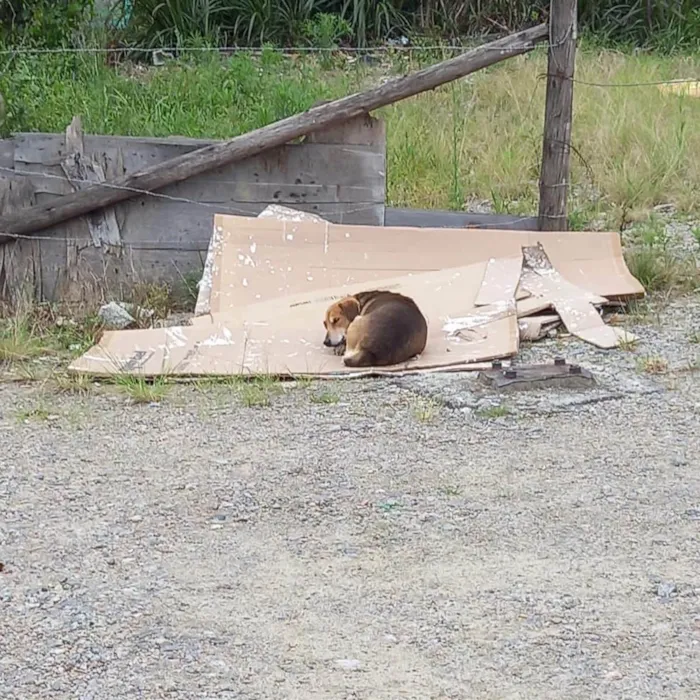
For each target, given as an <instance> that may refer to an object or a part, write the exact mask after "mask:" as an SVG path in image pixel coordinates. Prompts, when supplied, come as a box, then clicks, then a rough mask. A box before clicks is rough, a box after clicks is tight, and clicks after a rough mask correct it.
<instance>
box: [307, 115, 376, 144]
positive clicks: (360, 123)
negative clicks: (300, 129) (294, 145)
mask: <svg viewBox="0 0 700 700" xmlns="http://www.w3.org/2000/svg"><path fill="white" fill-rule="evenodd" d="M304 143H333V144H342V145H343V146H370V147H372V149H379V150H382V152H383V149H384V148H385V146H386V123H385V122H384V120H383V119H376V118H375V117H373V116H372V115H371V114H362V115H360V116H359V117H356V118H355V119H348V120H347V121H345V122H340V124H333V125H331V126H329V127H328V128H326V129H321V130H320V131H312V132H311V133H310V134H308V135H307V136H305V137H304Z"/></svg>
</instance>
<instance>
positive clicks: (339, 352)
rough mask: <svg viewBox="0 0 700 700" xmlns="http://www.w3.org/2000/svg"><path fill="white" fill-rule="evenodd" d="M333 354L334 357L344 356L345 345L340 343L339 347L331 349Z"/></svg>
mask: <svg viewBox="0 0 700 700" xmlns="http://www.w3.org/2000/svg"><path fill="white" fill-rule="evenodd" d="M333 354H334V355H339V356H340V355H344V354H345V343H341V344H340V345H336V346H335V347H334V348H333Z"/></svg>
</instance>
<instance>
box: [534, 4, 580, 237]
mask: <svg viewBox="0 0 700 700" xmlns="http://www.w3.org/2000/svg"><path fill="white" fill-rule="evenodd" d="M576 12H577V0H551V3H550V10H549V22H550V26H551V44H552V45H551V46H550V47H549V61H548V67H547V96H546V103H545V113H544V137H543V142H542V170H541V173H540V206H539V217H538V218H539V228H540V230H542V231H566V230H567V229H568V222H567V217H566V200H567V194H568V190H569V153H570V150H571V118H572V109H573V98H574V83H573V77H574V69H575V64H576Z"/></svg>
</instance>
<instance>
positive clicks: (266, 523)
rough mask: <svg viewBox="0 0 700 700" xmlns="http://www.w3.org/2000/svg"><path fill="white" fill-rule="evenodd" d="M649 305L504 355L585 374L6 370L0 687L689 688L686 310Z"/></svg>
mask: <svg viewBox="0 0 700 700" xmlns="http://www.w3.org/2000/svg"><path fill="white" fill-rule="evenodd" d="M644 320H645V325H638V326H636V327H635V328H634V330H635V332H637V333H638V334H639V335H640V338H641V340H640V344H639V346H638V347H637V349H636V350H635V351H634V352H630V351H622V350H619V351H613V352H602V351H596V350H595V349H593V348H591V347H590V346H584V345H582V344H579V343H575V342H571V341H562V340H551V341H547V342H543V343H538V344H536V345H534V346H532V347H531V348H529V349H525V350H524V351H523V359H525V360H528V359H537V360H551V358H552V356H553V355H554V354H561V353H563V354H565V355H566V356H567V358H569V359H576V361H579V362H581V363H582V364H584V365H585V366H586V367H588V368H590V369H591V370H592V371H594V372H595V373H596V376H597V377H598V379H599V382H600V383H599V386H598V388H597V389H595V390H594V391H592V392H586V391H584V392H580V391H579V392H571V391H568V392H567V391H563V390H561V391H555V390H551V391H544V392H542V391H540V392H535V393H533V394H529V393H528V394H519V395H510V396H507V397H505V398H504V397H500V396H495V395H493V394H490V393H489V392H488V391H486V390H484V389H479V387H478V385H477V384H476V383H475V381H474V379H473V378H470V377H465V376H463V375H462V376H455V375H448V376H445V375H442V376H440V375H434V376H431V377H415V378H410V379H401V380H373V381H372V380H364V381H345V382H335V383H330V382H329V383H326V384H310V385H306V384H301V385H296V386H294V385H290V386H287V387H285V388H284V389H282V388H278V391H277V392H276V393H275V394H274V396H273V397H272V403H271V405H270V406H262V407H246V406H244V405H242V403H241V401H240V398H239V397H237V395H236V391H235V390H234V389H232V388H231V387H226V386H213V387H209V388H207V389H204V388H202V387H194V386H179V387H177V388H175V389H173V391H172V393H171V394H169V395H168V397H167V398H166V399H165V400H164V401H163V402H162V403H161V404H160V405H132V404H131V403H130V402H129V400H128V399H126V398H125V397H124V396H123V395H121V394H119V393H117V392H116V390H111V391H110V390H108V389H106V388H104V387H102V388H100V389H98V390H96V392H95V393H94V394H93V395H90V396H83V397H80V396H72V395H62V394H58V393H56V392H54V391H52V390H51V389H50V388H48V386H46V385H44V386H42V385H37V384H36V383H34V384H27V385H21V384H17V383H5V384H0V441H1V444H2V452H0V504H1V507H2V518H0V561H2V562H3V564H4V570H3V572H2V573H1V574H0V605H1V606H2V607H1V610H2V617H1V619H2V623H3V624H2V637H1V638H0V640H1V641H0V645H1V648H0V697H2V698H3V699H4V700H5V699H6V700H10V699H18V700H19V699H21V700H28V699H32V700H33V699H40V698H71V699H73V698H79V699H80V700H88V699H90V700H93V699H94V700H98V699H99V700H102V699H103V698H105V699H106V698H109V699H110V700H120V699H122V698H123V699H125V700H126V699H127V698H128V699H129V700H133V698H148V699H149V700H150V699H152V698H177V699H180V698H181V699H185V698H188V699H189V698H193V699H199V698H202V699H209V698H212V699H214V698H217V699H223V700H227V699H233V698H236V699H253V698H256V699H258V698H259V699H264V700H268V699H271V698H285V699H297V698H299V699H301V698H304V699H305V700H306V699H312V698H319V699H320V698H324V699H327V698H339V699H342V700H345V699H347V700H350V699H353V700H360V699H362V700H381V699H389V698H391V699H392V700H393V699H395V698H416V699H421V700H424V699H427V698H430V699H435V700H437V699H438V698H440V699H442V698H458V699H460V700H467V699H468V700H475V699H480V698H489V699H492V698H499V699H500V698H504V699H505V698H508V699H515V698H523V699H527V700H533V699H537V700H547V699H549V698H551V699H556V700H561V699H562V698H566V699H567V700H575V699H577V698H581V699H583V698H585V699H586V700H589V699H590V698H597V699H601V700H607V699H610V700H613V699H615V700H619V699H620V698H630V699H632V698H634V699H637V698H669V699H670V698H672V699H673V700H682V699H684V698H689V699H690V698H692V699H693V700H697V698H698V697H700V654H699V650H700V644H699V642H700V469H699V467H700V460H699V459H698V453H699V449H698V448H699V447H700V427H699V426H700V421H699V414H700V399H699V398H698V397H699V396H700V393H699V391H698V389H699V388H700V373H697V372H696V371H695V368H696V366H697V362H698V358H699V356H700V345H698V344H697V342H696V341H697V340H698V335H697V332H698V331H700V303H699V302H698V298H697V297H695V298H688V299H683V300H679V301H677V302H675V303H674V305H673V306H672V307H671V308H669V309H666V310H664V311H663V312H660V313H658V314H657V313H654V312H652V313H650V314H648V316H647V317H646V319H644ZM649 358H656V359H659V358H660V359H661V360H663V361H664V362H665V363H667V364H668V368H669V369H668V372H666V373H663V374H660V375H658V376H650V375H648V374H646V373H645V372H644V369H645V368H647V369H648V368H649V367H650V366H651V365H652V364H653V366H655V367H658V366H659V363H658V362H656V363H649V362H648V360H649ZM664 362H662V363H661V366H663V364H664Z"/></svg>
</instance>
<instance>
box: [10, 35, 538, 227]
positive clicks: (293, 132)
mask: <svg viewBox="0 0 700 700" xmlns="http://www.w3.org/2000/svg"><path fill="white" fill-rule="evenodd" d="M547 36H548V28H547V25H544V24H543V25H539V26H537V27H532V28H530V29H526V30H524V31H522V32H518V33H516V34H512V35H510V36H508V37H505V38H503V39H499V40H497V41H493V42H490V43H488V44H485V45H483V46H480V47H478V48H475V49H472V50H471V51H467V52H466V53H464V54H462V55H461V56H456V57H454V58H452V59H449V60H447V61H443V62H441V63H438V64H436V65H434V66H430V67H429V68H425V69H423V70H420V71H418V72H416V73H414V74H412V75H409V76H405V77H401V78H395V79H393V80H389V81H387V82H385V83H384V84H382V85H380V86H378V87H375V88H371V89H370V90H366V91H364V92H360V93H356V94H354V95H350V96H348V97H344V98H341V99H339V100H334V101H333V102H329V103H327V104H324V105H320V106H318V107H315V108H312V109H310V110H308V111H307V112H304V113H302V114H297V115H295V116H292V117H288V118H287V119H282V120H280V121H278V122H275V123H274V124H270V125H268V126H264V127H262V128H260V129H256V130H255V131H252V132H250V133H247V134H243V135H241V136H238V137H236V138H234V139H232V140H230V141H225V142H222V143H219V144H214V145H210V146H206V147H204V148H201V149H197V150H195V151H192V152H191V153H186V154H184V155H181V156H178V157H176V158H173V159H170V160H167V161H165V162H162V163H156V164H154V165H152V166H150V167H148V168H145V169H144V170H142V171H140V172H138V173H133V174H131V175H129V176H126V177H124V178H121V179H120V180H119V181H117V182H116V183H113V184H115V185H117V186H118V187H109V188H107V187H103V186H100V185H95V186H93V187H90V188H88V189H86V190H83V191H81V192H77V193H75V194H73V195H66V196H65V197H63V198H62V199H61V200H60V201H59V202H57V203H55V204H53V203H52V204H50V205H48V206H46V205H38V206H35V207H33V208H31V209H29V210H27V211H23V212H22V214H21V215H5V216H2V217H0V231H8V232H10V233H23V234H30V233H33V232H35V231H39V230H42V229H45V228H47V227H49V226H51V225H54V224H57V223H61V222H63V221H67V220H69V219H71V218H74V217H77V216H81V215H83V214H86V213H88V212H91V211H94V210H95V209H98V208H100V207H105V206H107V205H109V204H114V203H116V202H120V201H124V200H126V199H129V198H131V197H132V196H133V194H134V193H133V191H132V190H133V189H140V190H149V191H153V190H158V189H161V188H163V187H165V186H166V185H170V184H173V183H175V182H180V181H182V180H186V179H187V178H190V177H193V176H195V175H198V174H200V173H203V172H206V171H208V170H212V169H213V168H217V167H220V166H222V165H225V164H228V163H233V162H236V161H240V160H243V159H245V158H249V157H251V156H254V155H257V154H259V153H262V152H264V151H266V150H269V149H271V148H274V147H276V146H281V145H283V144H285V143H287V142H289V141H291V140H293V139H295V138H298V137H300V136H305V135H306V134H309V133H312V132H314V131H318V130H320V129H324V128H327V127H329V126H332V125H333V124H336V123H339V122H342V121H345V120H347V119H352V118H355V117H358V116H360V115H362V114H366V113H369V112H371V111H372V110H374V109H378V108H380V107H383V106H385V105H389V104H392V103H393V102H396V101H398V100H401V99H405V98H407V97H411V96H412V95H417V94H419V93H421V92H424V91H426V90H432V89H434V88H436V87H439V86H440V85H443V84H445V83H448V82H450V81H453V80H456V79H457V78H461V77H464V76H465V75H468V74H470V73H473V72H475V71H477V70H480V69H482V68H485V67H487V66H490V65H493V64H495V63H499V62H500V61H503V60H505V59H506V58H509V57H511V56H517V55H520V54H523V53H527V52H528V51H530V50H532V48H534V46H535V44H536V43H537V42H538V41H541V40H543V39H546V38H547ZM3 238H5V237H1V236H0V240H3Z"/></svg>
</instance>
